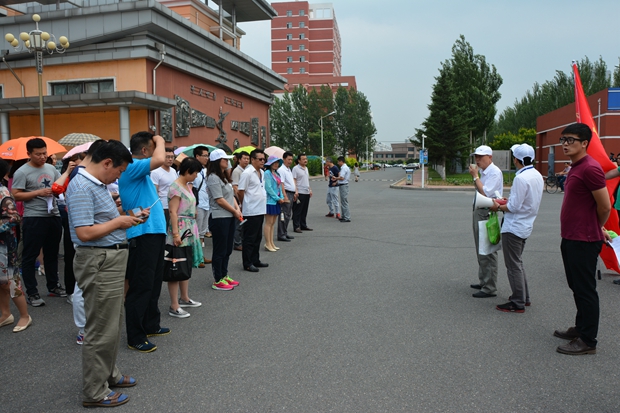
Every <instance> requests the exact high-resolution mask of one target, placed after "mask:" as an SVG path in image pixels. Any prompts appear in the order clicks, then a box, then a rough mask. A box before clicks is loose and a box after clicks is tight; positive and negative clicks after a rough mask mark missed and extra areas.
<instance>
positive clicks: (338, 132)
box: [332, 87, 351, 156]
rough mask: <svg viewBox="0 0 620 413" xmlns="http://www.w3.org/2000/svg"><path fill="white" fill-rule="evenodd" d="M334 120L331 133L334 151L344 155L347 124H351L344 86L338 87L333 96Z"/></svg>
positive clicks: (346, 144)
mask: <svg viewBox="0 0 620 413" xmlns="http://www.w3.org/2000/svg"><path fill="white" fill-rule="evenodd" d="M334 111H335V112H336V113H334V122H333V129H332V133H333V134H334V139H335V141H336V145H335V148H334V152H335V153H337V154H341V155H343V156H346V150H347V148H348V145H349V126H350V124H351V119H349V116H350V109H349V93H348V92H347V89H346V88H345V87H339V88H338V89H337V90H336V95H335V96H334Z"/></svg>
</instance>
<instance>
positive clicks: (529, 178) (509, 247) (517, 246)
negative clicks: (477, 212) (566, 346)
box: [491, 143, 543, 313]
mask: <svg viewBox="0 0 620 413" xmlns="http://www.w3.org/2000/svg"><path fill="white" fill-rule="evenodd" d="M510 149H511V150H512V156H513V159H512V161H513V163H514V164H515V167H516V168H517V174H516V176H515V180H514V181H513V183H512V188H511V189H510V197H509V198H508V202H507V203H506V204H505V205H500V204H498V203H497V202H493V206H492V207H491V211H502V212H503V213H504V222H503V224H502V249H503V250H504V264H506V273H507V274H508V282H509V283H510V288H511V289H512V295H511V296H510V297H509V300H510V301H508V302H507V303H506V304H501V305H498V306H496V307H495V308H496V309H497V310H499V311H504V312H507V313H509V312H514V313H524V312H525V306H528V305H530V292H529V289H528V288H527V278H526V276H525V270H524V268H523V260H522V258H521V257H522V255H523V248H524V247H525V240H526V239H527V238H528V237H529V236H530V235H531V234H532V228H533V226H534V220H535V219H536V215H538V208H539V207H540V200H541V199H542V193H543V178H542V175H541V174H540V173H539V172H538V171H537V170H536V169H534V166H533V165H532V161H533V160H534V148H532V147H531V146H530V145H528V144H527V143H524V144H522V145H513V146H512V148H510Z"/></svg>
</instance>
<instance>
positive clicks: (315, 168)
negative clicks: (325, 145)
mask: <svg viewBox="0 0 620 413" xmlns="http://www.w3.org/2000/svg"><path fill="white" fill-rule="evenodd" d="M308 173H309V174H310V176H314V175H323V171H322V170H321V160H320V159H311V160H309V161H308Z"/></svg>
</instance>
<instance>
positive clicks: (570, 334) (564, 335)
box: [553, 327, 580, 340]
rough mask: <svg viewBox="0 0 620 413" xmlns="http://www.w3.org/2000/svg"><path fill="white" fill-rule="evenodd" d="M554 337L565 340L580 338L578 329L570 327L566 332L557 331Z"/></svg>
mask: <svg viewBox="0 0 620 413" xmlns="http://www.w3.org/2000/svg"><path fill="white" fill-rule="evenodd" d="M553 335H554V336H556V337H559V338H561V339H564V340H574V339H576V338H579V336H580V334H579V331H578V330H577V328H576V327H569V328H567V329H566V330H555V331H554V332H553Z"/></svg>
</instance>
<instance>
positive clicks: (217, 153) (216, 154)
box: [209, 149, 233, 162]
mask: <svg viewBox="0 0 620 413" xmlns="http://www.w3.org/2000/svg"><path fill="white" fill-rule="evenodd" d="M232 158H233V156H232V155H226V152H224V151H223V150H222V149H216V150H214V151H213V152H211V155H209V160H210V161H211V162H215V161H219V160H220V159H232Z"/></svg>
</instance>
